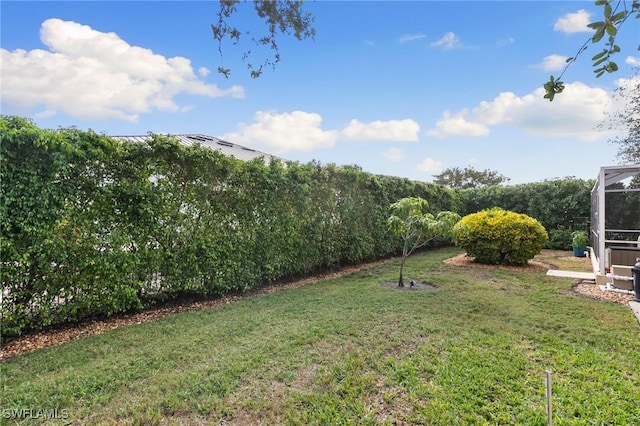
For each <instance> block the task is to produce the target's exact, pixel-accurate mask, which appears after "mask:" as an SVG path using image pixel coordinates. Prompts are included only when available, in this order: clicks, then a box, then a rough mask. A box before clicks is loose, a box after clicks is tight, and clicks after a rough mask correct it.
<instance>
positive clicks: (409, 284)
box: [380, 280, 437, 291]
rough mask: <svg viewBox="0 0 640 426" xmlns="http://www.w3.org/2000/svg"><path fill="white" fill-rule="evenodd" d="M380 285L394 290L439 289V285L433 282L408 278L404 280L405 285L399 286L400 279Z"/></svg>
mask: <svg viewBox="0 0 640 426" xmlns="http://www.w3.org/2000/svg"><path fill="white" fill-rule="evenodd" d="M380 285H381V286H382V287H386V288H390V289H392V290H399V291H430V290H435V289H437V287H436V286H435V285H433V284H430V283H427V282H424V281H417V280H406V281H405V282H404V287H399V286H398V281H386V282H383V283H380Z"/></svg>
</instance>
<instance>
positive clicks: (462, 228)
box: [453, 207, 549, 265]
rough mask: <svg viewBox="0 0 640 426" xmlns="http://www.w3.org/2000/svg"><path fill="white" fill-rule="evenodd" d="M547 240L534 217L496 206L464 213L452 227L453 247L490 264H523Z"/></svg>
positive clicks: (543, 230)
mask: <svg viewBox="0 0 640 426" xmlns="http://www.w3.org/2000/svg"><path fill="white" fill-rule="evenodd" d="M548 239H549V236H548V235H547V231H546V230H545V229H544V226H542V224H541V223H540V222H538V221H537V220H535V219H534V218H532V217H530V216H527V215H526V214H521V213H515V212H511V211H508V210H503V209H500V208H497V207H495V208H492V209H488V210H482V211H480V212H478V213H473V214H470V215H467V216H465V217H463V218H462V219H460V220H459V221H458V223H456V225H455V226H454V227H453V240H454V242H455V244H456V245H457V246H459V247H462V248H463V249H465V250H466V251H467V255H468V256H473V257H475V258H476V261H477V262H480V263H488V264H494V265H524V264H526V263H527V262H528V261H529V260H530V259H533V257H534V256H535V255H536V254H538V253H540V251H541V250H542V248H543V247H544V245H545V244H546V243H547V240H548Z"/></svg>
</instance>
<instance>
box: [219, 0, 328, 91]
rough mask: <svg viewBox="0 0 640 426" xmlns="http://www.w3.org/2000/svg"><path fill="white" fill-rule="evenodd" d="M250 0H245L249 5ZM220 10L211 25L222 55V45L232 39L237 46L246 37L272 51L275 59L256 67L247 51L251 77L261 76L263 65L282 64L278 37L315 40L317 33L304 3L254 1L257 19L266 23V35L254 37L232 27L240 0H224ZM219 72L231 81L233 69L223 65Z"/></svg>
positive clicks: (245, 56) (300, 0)
mask: <svg viewBox="0 0 640 426" xmlns="http://www.w3.org/2000/svg"><path fill="white" fill-rule="evenodd" d="M247 1H248V0H244V3H247ZM219 3H220V9H219V10H218V14H217V17H218V21H217V22H216V23H215V24H212V25H211V30H212V32H213V38H214V40H216V41H217V42H218V52H219V53H220V57H221V58H222V57H223V54H222V42H223V40H225V39H228V40H230V41H231V42H232V43H233V44H234V45H236V44H239V43H240V38H241V37H242V36H243V35H244V36H247V37H250V40H251V42H252V43H253V44H254V45H255V46H268V47H269V48H270V49H271V50H273V57H272V58H266V59H265V60H264V62H263V63H262V64H259V65H257V66H255V65H254V64H253V63H252V62H248V59H249V57H250V56H251V54H252V52H251V49H249V50H245V51H244V52H243V54H242V61H243V62H245V63H246V64H247V68H248V69H249V71H250V75H251V77H252V78H258V77H260V76H261V75H262V69H263V66H270V67H271V68H272V69H275V67H276V64H277V63H278V62H280V51H279V49H278V39H277V37H278V35H279V34H284V35H289V36H290V35H293V36H294V37H295V38H296V39H298V40H303V39H306V38H311V39H313V38H314V36H315V34H316V30H315V28H314V27H313V22H314V20H315V17H314V16H313V14H311V13H310V12H306V11H304V10H303V9H302V6H303V5H304V0H253V1H252V2H251V3H253V7H254V9H255V13H256V14H257V16H258V17H259V18H260V19H262V20H263V21H264V23H265V24H266V26H267V30H266V33H264V34H263V35H260V36H251V33H250V31H244V32H243V31H240V30H239V29H238V28H237V27H236V26H234V25H230V24H229V21H230V19H231V16H232V15H233V14H235V13H236V12H237V7H236V6H237V5H238V3H240V0H221V1H220V2H219ZM218 72H219V73H220V74H222V75H224V76H225V78H228V77H229V75H230V74H231V69H229V68H225V67H224V66H219V67H218Z"/></svg>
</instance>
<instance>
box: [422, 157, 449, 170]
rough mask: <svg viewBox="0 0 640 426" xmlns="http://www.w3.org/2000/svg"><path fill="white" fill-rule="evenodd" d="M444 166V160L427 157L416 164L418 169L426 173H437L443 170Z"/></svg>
mask: <svg viewBox="0 0 640 426" xmlns="http://www.w3.org/2000/svg"><path fill="white" fill-rule="evenodd" d="M442 168H443V164H442V162H440V161H436V160H434V159H433V158H425V159H424V160H422V161H421V162H420V164H418V165H417V166H416V170H417V171H419V172H426V173H436V172H439V171H441V170H442Z"/></svg>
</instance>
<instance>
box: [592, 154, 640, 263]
mask: <svg viewBox="0 0 640 426" xmlns="http://www.w3.org/2000/svg"><path fill="white" fill-rule="evenodd" d="M638 174H640V164H635V165H628V166H606V167H600V174H599V175H598V180H597V181H596V184H595V185H594V187H593V189H592V190H591V243H592V250H593V255H594V257H595V258H594V259H593V260H595V262H594V268H595V267H597V268H598V270H597V271H595V272H599V273H601V274H604V273H605V268H606V266H608V265H606V251H605V250H606V247H607V243H636V242H637V241H635V240H628V241H627V240H607V239H606V232H607V231H613V232H630V233H633V232H640V229H605V223H606V222H605V217H606V214H607V212H606V211H605V195H606V193H608V192H620V191H632V192H635V191H640V189H625V190H620V189H614V190H611V189H610V190H607V187H608V186H609V185H612V184H614V183H617V182H620V181H622V180H624V179H627V178H629V177H633V176H636V175H638ZM638 215H640V211H639V212H638Z"/></svg>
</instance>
